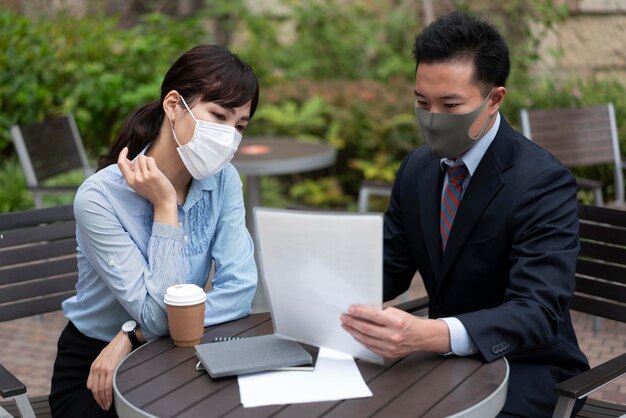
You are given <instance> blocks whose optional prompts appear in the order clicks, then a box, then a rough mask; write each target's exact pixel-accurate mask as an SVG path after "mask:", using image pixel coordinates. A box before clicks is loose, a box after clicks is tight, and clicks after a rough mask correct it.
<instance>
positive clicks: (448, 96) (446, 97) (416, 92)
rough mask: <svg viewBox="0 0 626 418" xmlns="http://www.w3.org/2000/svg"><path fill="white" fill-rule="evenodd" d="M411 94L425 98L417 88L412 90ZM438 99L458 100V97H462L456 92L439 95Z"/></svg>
mask: <svg viewBox="0 0 626 418" xmlns="http://www.w3.org/2000/svg"><path fill="white" fill-rule="evenodd" d="M413 94H415V97H424V98H426V96H424V95H423V94H422V93H420V92H419V91H417V90H413ZM438 99H440V100H460V99H463V97H461V96H460V95H458V94H454V93H453V94H448V95H446V96H441V97H439V98H438Z"/></svg>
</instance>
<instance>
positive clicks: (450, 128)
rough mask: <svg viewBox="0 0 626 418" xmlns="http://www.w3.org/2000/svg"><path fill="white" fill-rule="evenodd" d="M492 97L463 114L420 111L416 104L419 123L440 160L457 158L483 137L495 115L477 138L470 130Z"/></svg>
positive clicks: (427, 141)
mask: <svg viewBox="0 0 626 418" xmlns="http://www.w3.org/2000/svg"><path fill="white" fill-rule="evenodd" d="M490 96H491V92H490V93H489V94H488V95H487V97H485V100H483V102H482V103H481V104H480V106H478V109H476V110H474V111H472V112H469V113H463V114H458V113H432V112H428V111H426V110H424V109H420V108H419V107H417V103H416V104H415V115H416V116H417V123H418V125H419V127H420V129H421V131H422V136H423V137H424V139H425V140H426V143H427V144H428V146H429V147H430V149H431V150H432V151H433V154H435V155H436V156H437V157H439V158H457V157H459V156H460V155H461V154H463V153H464V152H465V151H467V150H468V149H470V148H471V147H472V145H474V144H475V143H476V141H478V140H479V139H480V138H481V137H482V136H483V134H484V133H485V131H486V130H487V127H488V126H489V124H490V123H491V120H492V119H493V118H494V116H495V114H494V115H492V116H490V117H489V119H488V120H487V123H485V126H483V128H482V129H481V130H480V132H479V133H478V135H476V136H475V137H472V136H471V135H470V133H469V129H470V127H471V126H472V124H473V123H474V121H476V118H477V117H478V115H479V114H480V112H482V111H483V109H484V108H485V106H486V105H487V100H488V99H489V97H490Z"/></svg>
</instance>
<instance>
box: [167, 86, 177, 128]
mask: <svg viewBox="0 0 626 418" xmlns="http://www.w3.org/2000/svg"><path fill="white" fill-rule="evenodd" d="M179 104H180V95H179V94H178V92H177V91H176V90H172V91H170V92H169V93H167V95H166V96H165V98H164V99H163V111H164V112H165V116H167V117H168V118H169V120H170V121H171V122H172V123H174V122H175V119H176V106H177V105H179Z"/></svg>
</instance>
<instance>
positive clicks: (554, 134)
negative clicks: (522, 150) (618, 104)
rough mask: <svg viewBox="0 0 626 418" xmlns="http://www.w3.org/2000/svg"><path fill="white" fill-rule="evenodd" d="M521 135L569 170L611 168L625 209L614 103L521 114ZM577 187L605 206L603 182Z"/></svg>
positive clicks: (587, 181)
mask: <svg viewBox="0 0 626 418" xmlns="http://www.w3.org/2000/svg"><path fill="white" fill-rule="evenodd" d="M520 116H521V121H522V131H523V133H524V135H525V136H526V137H527V138H529V139H531V140H532V141H533V142H536V143H537V144H539V145H541V146H542V147H543V148H545V149H547V150H548V151H550V153H552V155H554V156H555V157H556V158H557V159H558V160H559V161H561V162H562V163H563V165H565V166H567V167H571V168H573V167H587V166H595V165H601V164H612V165H613V168H614V180H615V205H616V206H618V207H623V206H624V173H623V170H624V169H625V168H626V166H625V165H624V162H623V159H622V156H621V153H620V147H619V139H618V137H617V123H616V121H615V108H614V107H613V104H612V103H608V104H605V105H601V106H589V107H579V108H571V109H564V108H560V109H542V110H538V109H536V110H528V109H522V111H521V115H520ZM577 181H578V187H579V188H581V189H587V190H591V191H593V194H594V200H595V204H596V205H597V206H603V205H604V196H603V194H602V182H600V181H597V180H591V179H583V178H578V179H577Z"/></svg>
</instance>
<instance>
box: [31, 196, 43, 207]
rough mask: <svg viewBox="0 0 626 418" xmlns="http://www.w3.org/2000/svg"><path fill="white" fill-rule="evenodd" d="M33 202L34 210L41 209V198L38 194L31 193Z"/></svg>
mask: <svg viewBox="0 0 626 418" xmlns="http://www.w3.org/2000/svg"><path fill="white" fill-rule="evenodd" d="M33 201H34V202H35V208H36V209H41V208H43V196H42V194H41V193H39V192H33Z"/></svg>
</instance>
